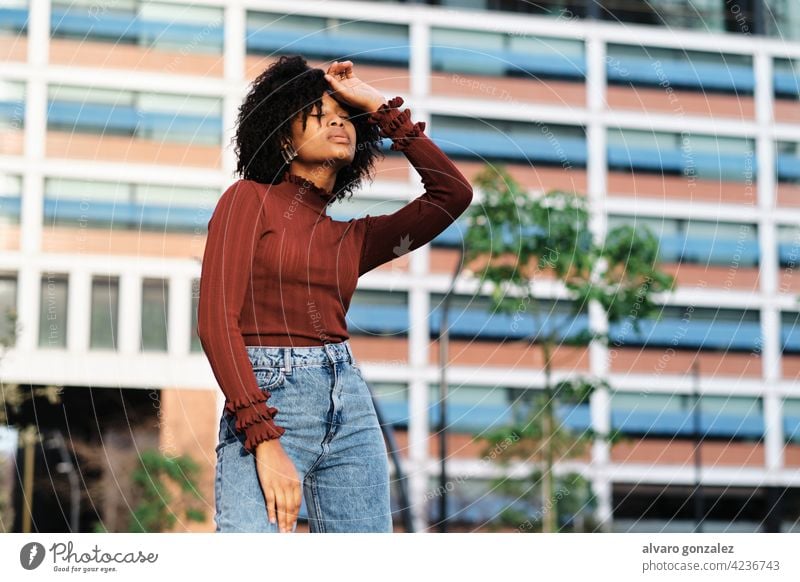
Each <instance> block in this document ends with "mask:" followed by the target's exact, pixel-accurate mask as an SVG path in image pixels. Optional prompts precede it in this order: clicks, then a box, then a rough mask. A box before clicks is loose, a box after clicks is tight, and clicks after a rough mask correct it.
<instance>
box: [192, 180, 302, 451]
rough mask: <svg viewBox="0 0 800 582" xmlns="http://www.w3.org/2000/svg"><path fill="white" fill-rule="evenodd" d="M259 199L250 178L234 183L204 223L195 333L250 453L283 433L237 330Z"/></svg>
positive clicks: (259, 221)
mask: <svg viewBox="0 0 800 582" xmlns="http://www.w3.org/2000/svg"><path fill="white" fill-rule="evenodd" d="M262 227H263V209H262V200H261V197H260V195H259V193H258V192H257V190H256V189H255V188H254V187H253V185H252V182H250V181H248V180H238V181H236V182H234V183H233V184H232V185H231V186H230V187H229V188H228V189H227V190H226V191H225V192H224V193H223V194H222V196H221V197H220V199H219V202H218V203H217V206H216V208H215V209H214V213H213V214H212V216H211V219H210V220H209V222H208V238H207V240H206V248H205V253H204V255H203V266H202V270H201V275H200V297H199V300H198V311H197V335H198V337H199V338H200V343H201V344H202V346H203V350H204V351H205V353H206V356H207V357H208V361H209V363H210V364H211V369H212V370H213V371H214V376H215V377H216V379H217V382H218V383H219V385H220V388H221V389H222V391H223V393H224V394H225V396H226V397H227V399H228V404H227V405H226V410H227V411H228V412H233V413H234V414H235V416H236V429H237V430H240V431H241V430H244V432H245V435H246V437H247V438H246V441H245V444H244V447H245V448H246V449H247V450H248V451H250V452H251V453H253V452H254V451H255V446H256V445H257V444H258V443H260V442H261V441H265V440H269V439H275V438H279V437H280V436H281V435H283V433H284V432H285V430H286V429H284V428H283V427H280V426H278V425H276V424H275V422H274V420H273V417H274V416H275V414H276V413H277V412H278V409H277V408H275V407H274V406H267V399H268V398H269V397H270V395H271V394H270V392H269V390H262V389H261V388H259V387H258V383H257V381H256V377H255V373H254V372H253V367H252V364H251V362H250V358H249V357H248V355H247V349H246V348H245V345H244V340H243V339H242V335H241V330H240V327H239V320H240V314H241V312H242V306H243V304H244V298H245V294H246V292H247V285H248V283H249V282H250V278H251V269H252V265H253V256H254V252H255V248H256V246H257V244H258V239H259V237H260V236H261V233H262V232H263V228H262Z"/></svg>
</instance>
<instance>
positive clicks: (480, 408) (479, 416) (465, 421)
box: [428, 402, 511, 432]
mask: <svg viewBox="0 0 800 582" xmlns="http://www.w3.org/2000/svg"><path fill="white" fill-rule="evenodd" d="M439 406H440V403H439V402H432V403H431V405H430V406H429V407H428V422H430V425H431V426H436V425H437V423H438V422H439ZM510 421H511V406H510V405H500V404H480V403H476V404H454V403H452V402H450V403H448V405H447V427H448V430H450V431H464V432H471V431H483V430H487V429H492V428H498V427H500V426H504V425H507V424H508V423H509V422H510Z"/></svg>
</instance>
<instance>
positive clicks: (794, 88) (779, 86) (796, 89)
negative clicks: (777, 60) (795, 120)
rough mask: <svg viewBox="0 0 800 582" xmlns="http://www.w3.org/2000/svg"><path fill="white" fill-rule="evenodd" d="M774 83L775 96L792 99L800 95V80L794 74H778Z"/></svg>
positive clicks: (774, 78)
mask: <svg viewBox="0 0 800 582" xmlns="http://www.w3.org/2000/svg"><path fill="white" fill-rule="evenodd" d="M772 82H773V85H774V87H775V95H779V96H781V97H790V98H792V97H797V96H798V95H800V78H798V77H797V76H795V75H794V74H792V73H784V72H776V73H775V74H774V75H773V80H772Z"/></svg>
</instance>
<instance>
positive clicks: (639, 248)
mask: <svg viewBox="0 0 800 582" xmlns="http://www.w3.org/2000/svg"><path fill="white" fill-rule="evenodd" d="M473 183H474V184H475V185H476V186H477V187H478V188H479V189H480V191H481V192H482V194H483V199H482V204H481V205H479V206H474V207H473V208H472V209H470V211H469V212H468V214H467V221H468V229H467V232H466V235H465V245H464V246H465V249H466V250H465V252H464V264H465V267H464V270H465V272H466V273H467V274H469V275H471V276H473V277H476V278H477V279H479V281H480V288H481V289H482V288H484V286H485V285H488V287H489V288H490V289H491V307H492V311H493V312H494V313H507V314H511V315H513V314H518V313H520V311H521V310H520V306H523V311H530V313H531V315H532V318H533V322H534V324H533V328H532V329H531V330H530V335H527V336H525V337H524V339H523V341H526V342H528V343H529V344H531V345H534V344H535V345H537V346H539V348H540V349H541V353H542V358H543V361H544V386H543V390H542V391H541V392H540V393H539V394H537V395H536V397H535V398H529V399H528V400H527V401H526V402H525V404H527V405H529V408H528V414H527V416H525V417H524V418H523V419H522V420H521V421H515V422H512V423H511V424H510V425H508V426H506V427H503V428H500V429H497V430H493V431H491V432H490V433H488V434H481V435H477V436H478V437H479V438H481V439H485V440H486V441H487V448H486V450H491V449H493V448H495V447H496V445H497V444H498V443H502V442H507V441H509V440H512V441H513V443H512V444H511V445H510V446H508V447H504V448H503V452H502V455H501V459H500V460H501V462H508V461H510V460H512V459H521V460H526V461H527V460H532V461H535V462H536V464H537V465H539V466H541V467H542V472H541V473H537V472H536V471H534V473H533V474H532V476H531V478H533V479H536V482H537V483H538V482H539V480H540V481H541V494H542V502H543V511H542V512H541V519H542V531H545V532H552V531H555V529H556V523H557V519H558V517H559V514H558V510H559V505H562V504H561V503H560V502H559V499H560V498H559V499H556V497H555V496H554V492H555V487H556V481H555V479H554V475H553V465H554V462H555V460H556V459H563V458H569V457H574V456H576V455H579V454H581V453H582V452H584V451H585V450H586V447H587V446H588V445H589V444H591V442H592V441H594V439H605V440H606V441H608V442H610V443H613V442H616V441H617V440H618V439H619V434H618V433H615V432H611V433H609V434H595V433H594V432H593V431H592V430H589V431H586V432H585V433H583V434H575V433H574V431H571V430H569V429H567V428H566V427H565V426H563V424H562V423H559V422H558V416H557V411H558V409H559V407H560V406H570V405H577V404H582V403H586V402H588V401H589V399H590V397H591V395H592V393H593V392H594V391H595V390H597V389H598V388H601V387H602V388H604V389H608V388H609V386H608V384H607V383H606V382H605V381H604V380H602V379H600V378H592V377H577V378H572V379H569V380H564V381H559V382H557V383H554V382H553V354H554V351H555V349H556V348H557V347H558V346H559V345H565V344H570V345H589V344H590V343H591V342H603V343H605V344H606V345H607V344H608V339H609V335H608V333H607V332H599V331H596V330H592V329H591V327H590V328H588V329H586V330H580V331H578V332H577V333H574V334H571V335H568V334H566V333H565V330H568V329H569V328H570V325H571V324H572V323H573V322H574V318H575V315H577V314H578V313H580V312H583V311H585V310H587V309H590V308H592V306H593V305H594V306H597V307H599V308H600V309H602V310H603V312H604V313H605V314H606V316H607V320H608V322H609V324H610V323H614V322H622V321H623V320H624V321H625V322H626V323H629V324H630V325H632V326H633V328H634V329H635V330H637V331H639V330H640V329H641V328H640V323H639V322H640V319H641V318H645V317H655V316H657V314H658V311H659V309H660V307H659V305H658V304H656V303H655V302H654V297H653V296H654V294H656V293H660V292H664V291H669V290H672V289H673V288H674V284H675V281H674V278H673V277H672V276H671V275H669V274H667V273H665V272H662V271H661V270H660V269H659V259H658V239H657V237H656V236H655V235H654V234H653V233H652V232H651V231H650V230H646V229H636V230H634V229H633V228H632V227H630V226H628V225H622V226H619V227H616V228H614V229H611V230H610V231H608V232H607V233H606V235H605V237H603V238H602V240H596V239H598V238H599V237H595V236H593V235H592V232H591V230H590V228H589V219H590V213H589V209H588V203H587V201H586V199H585V197H584V196H582V195H580V194H577V193H574V192H565V191H560V190H551V191H549V192H547V193H545V194H543V195H540V196H531V195H529V194H528V193H527V192H525V190H524V189H523V188H522V187H520V185H519V184H518V183H517V182H515V180H514V179H513V178H512V176H511V175H510V174H509V173H508V172H507V171H506V170H505V169H504V168H503V167H502V166H501V167H497V166H495V167H488V166H487V167H486V168H485V169H484V170H483V171H481V172H480V173H479V174H478V175H477V176H476V177H475V180H474V181H473ZM545 272H548V273H552V275H553V276H554V277H555V278H556V280H557V281H558V282H560V283H562V284H563V287H564V289H565V291H566V294H567V295H568V299H569V300H568V301H567V303H569V305H570V309H569V312H568V313H566V314H564V316H563V317H562V318H561V319H560V320H559V319H558V317H557V316H556V314H554V313H552V312H551V313H546V312H545V310H544V309H543V306H542V305H541V303H542V300H541V299H539V298H537V297H536V296H535V295H534V294H533V292H532V282H533V281H534V280H535V279H537V278H538V276H539V275H540V274H542V273H545ZM548 303H549V301H548ZM545 316H546V317H545ZM526 392H528V391H526ZM537 475H540V477H539V476H537ZM564 482H565V483H567V484H569V483H574V482H575V481H574V479H573V478H571V477H568V478H566V479H565V480H564ZM575 499H576V497H575V496H573V499H571V500H570V502H569V504H565V505H563V507H566V505H575ZM580 505H581V504H578V507H579V506H580ZM550 507H552V510H550V509H549V508H550Z"/></svg>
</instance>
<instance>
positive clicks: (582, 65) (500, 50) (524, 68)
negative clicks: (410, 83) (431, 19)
mask: <svg viewBox="0 0 800 582" xmlns="http://www.w3.org/2000/svg"><path fill="white" fill-rule="evenodd" d="M431 69H432V70H433V71H443V72H449V73H465V74H476V75H492V76H496V77H527V78H531V79H537V78H553V79H570V80H577V81H580V82H582V81H583V78H584V76H585V74H586V60H585V56H584V43H583V41H581V40H574V39H559V38H552V37H541V38H537V37H534V36H531V35H528V34H512V33H505V32H483V31H474V30H459V29H453V28H433V29H432V30H431Z"/></svg>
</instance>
